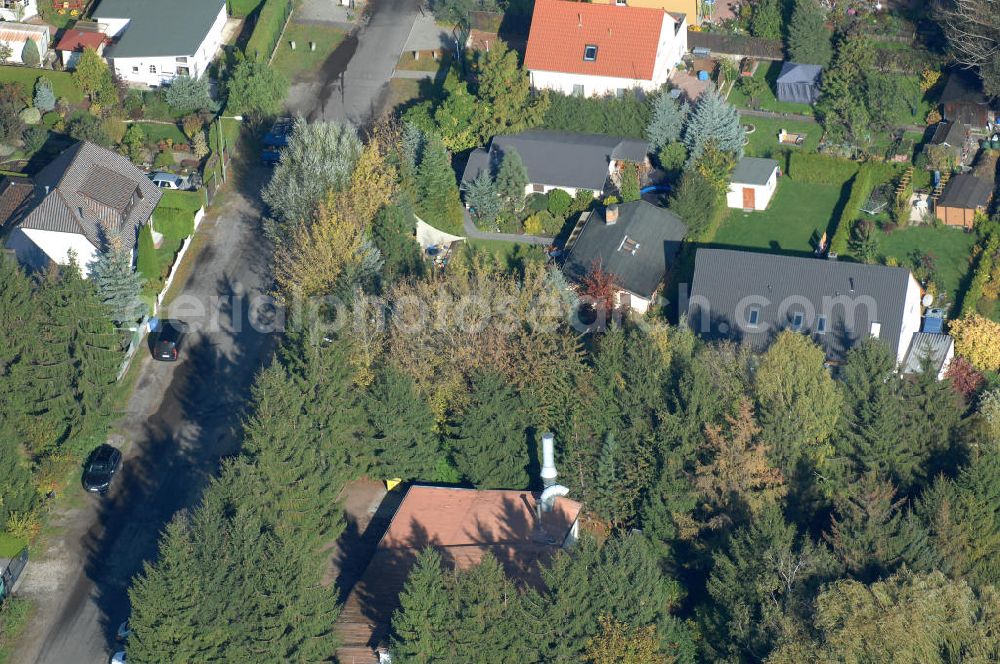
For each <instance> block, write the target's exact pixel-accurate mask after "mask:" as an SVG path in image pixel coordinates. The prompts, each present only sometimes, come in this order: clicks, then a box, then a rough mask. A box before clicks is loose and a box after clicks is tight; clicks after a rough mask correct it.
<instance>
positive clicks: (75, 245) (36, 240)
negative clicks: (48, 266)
mask: <svg viewBox="0 0 1000 664" xmlns="http://www.w3.org/2000/svg"><path fill="white" fill-rule="evenodd" d="M17 234H20V235H21V236H23V237H24V238H26V239H28V240H30V241H31V244H34V245H35V247H37V248H38V249H41V250H42V252H44V253H45V255H46V256H48V257H49V258H50V259H51V260H52V261H53V262H54V263H58V264H59V265H67V264H68V263H69V256H70V252H72V253H73V255H74V256H75V257H76V263H77V265H79V266H80V271H81V272H82V273H83V276H84V277H86V276H87V275H88V274H89V270H88V269H87V265H89V264H90V263H91V262H93V260H94V259H95V258H96V257H97V248H96V247H95V246H94V245H92V244H91V243H90V240H88V239H87V238H86V237H84V236H83V235H80V234H79V233H60V232H57V231H44V230H39V229H37V228H18V229H15V230H14V232H12V233H11V239H10V241H9V242H8V246H9V247H10V248H11V249H13V250H14V253H15V254H17V255H18V259H19V260H21V261H22V262H25V263H29V264H30V263H31V261H30V260H27V259H26V256H25V253H26V252H27V251H28V249H29V248H28V247H25V246H23V244H22V243H20V242H19V240H18V239H17V238H16V237H15V236H16V235H17Z"/></svg>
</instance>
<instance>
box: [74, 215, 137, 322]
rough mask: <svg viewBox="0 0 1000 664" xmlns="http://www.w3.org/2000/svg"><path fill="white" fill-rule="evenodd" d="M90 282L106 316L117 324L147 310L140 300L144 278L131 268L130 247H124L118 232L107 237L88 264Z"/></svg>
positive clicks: (134, 317)
mask: <svg viewBox="0 0 1000 664" xmlns="http://www.w3.org/2000/svg"><path fill="white" fill-rule="evenodd" d="M89 268H90V281H91V282H92V283H93V284H94V286H96V287H97V292H98V293H99V294H100V297H101V300H102V301H103V302H104V305H105V306H106V307H107V309H108V316H110V318H111V320H112V321H113V322H114V323H115V324H117V325H118V326H120V327H121V326H127V325H130V324H134V323H135V322H136V321H138V320H139V319H140V318H141V317H142V316H143V315H145V313H146V312H147V311H148V309H149V307H148V306H147V305H146V303H145V302H143V301H142V297H141V294H142V286H143V284H144V283H145V281H146V280H145V279H144V278H143V276H142V275H141V274H139V273H138V272H137V271H135V270H133V269H132V248H131V247H127V246H125V242H124V240H123V238H122V236H121V234H119V233H113V234H112V235H111V236H110V237H109V238H107V245H106V246H105V247H104V248H103V249H102V250H101V252H100V253H98V254H97V257H96V258H95V259H94V261H93V262H92V263H91V264H90V266H89Z"/></svg>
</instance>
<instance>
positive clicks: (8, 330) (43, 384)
mask: <svg viewBox="0 0 1000 664" xmlns="http://www.w3.org/2000/svg"><path fill="white" fill-rule="evenodd" d="M119 343H120V337H119V334H118V332H116V330H115V328H114V325H113V324H112V322H111V315H110V311H109V310H108V308H107V307H106V306H105V304H104V302H103V301H102V299H101V296H100V294H99V293H98V291H97V289H96V288H95V286H94V284H92V283H90V282H88V281H86V280H84V279H83V278H82V277H81V276H80V271H79V268H78V267H77V265H76V264H75V263H71V264H70V265H67V266H65V267H63V268H58V269H54V270H53V271H51V272H49V273H47V274H44V275H40V276H37V277H32V276H29V275H27V274H25V272H24V271H23V270H22V269H21V268H20V267H19V266H18V265H17V264H16V263H15V262H14V261H13V260H11V259H7V258H3V257H0V459H2V463H0V495H2V497H3V499H2V500H0V530H2V529H4V528H5V526H7V524H8V519H10V517H11V515H13V514H17V515H18V516H19V517H20V518H21V519H24V518H25V517H26V516H28V515H30V514H31V511H32V509H33V508H34V507H35V505H36V504H37V498H38V494H39V492H42V493H44V491H47V490H48V489H49V488H51V487H46V486H42V483H43V482H44V480H45V478H46V477H48V476H49V475H50V472H49V469H51V468H52V467H53V466H54V465H58V464H59V463H60V462H61V460H64V459H66V458H73V457H74V456H78V455H79V454H81V453H82V452H83V451H84V450H86V449H87V448H88V446H91V445H92V444H93V442H94V441H95V440H96V439H99V438H101V437H102V436H103V431H104V428H105V426H106V425H107V423H108V421H109V419H110V417H111V416H112V414H113V412H112V388H113V386H114V383H115V376H116V374H117V371H118V367H119V364H120V362H121V358H122V356H121V353H120V345H119ZM50 479H51V478H50Z"/></svg>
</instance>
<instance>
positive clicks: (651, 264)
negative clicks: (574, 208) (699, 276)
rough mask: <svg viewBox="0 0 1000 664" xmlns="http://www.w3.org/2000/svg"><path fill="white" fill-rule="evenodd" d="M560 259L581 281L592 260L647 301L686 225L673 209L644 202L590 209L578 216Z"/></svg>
mask: <svg viewBox="0 0 1000 664" xmlns="http://www.w3.org/2000/svg"><path fill="white" fill-rule="evenodd" d="M580 224H582V229H581V230H580V231H579V233H578V234H577V235H576V239H575V240H573V241H572V243H571V244H570V246H569V248H568V251H569V254H568V256H567V257H566V261H565V263H564V264H563V272H564V273H565V274H566V276H567V277H568V278H569V279H572V280H573V281H580V280H581V279H583V278H584V277H585V276H586V275H587V274H588V273H589V272H590V271H591V270H592V269H593V267H594V266H595V265H600V267H601V269H603V270H604V271H606V272H610V273H612V274H614V275H615V276H617V277H618V282H619V284H620V285H621V287H622V288H623V289H624V290H627V291H628V292H629V293H632V294H634V295H637V296H639V297H641V298H643V299H646V300H650V299H652V297H653V294H654V293H655V292H656V289H657V288H658V287H659V285H660V282H662V281H663V277H664V276H665V275H666V273H667V270H668V268H669V267H670V266H671V264H672V262H673V260H674V258H675V257H676V255H677V252H678V251H679V250H680V246H681V242H682V241H683V240H684V236H685V235H686V234H687V226H686V225H685V224H684V222H683V221H681V219H680V218H679V217H678V216H677V215H675V214H674V213H672V212H670V211H669V210H666V209H664V208H660V207H657V206H655V205H653V204H652V203H648V202H646V201H634V202H631V203H624V204H622V205H618V206H610V207H609V208H606V209H605V208H602V209H599V210H595V211H593V212H592V213H590V215H589V216H588V217H587V218H586V219H581V220H580Z"/></svg>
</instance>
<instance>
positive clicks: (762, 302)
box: [687, 249, 921, 363]
mask: <svg viewBox="0 0 1000 664" xmlns="http://www.w3.org/2000/svg"><path fill="white" fill-rule="evenodd" d="M920 297H921V293H920V285H919V284H918V283H917V280H916V279H914V278H913V275H912V274H910V272H909V270H907V269H905V268H901V267H886V266H883V265H866V264H863V263H849V262H847V261H837V260H827V259H820V258H800V257H795V256H778V255H774V254H764V253H756V252H751V251H733V250H728V249H699V250H698V252H697V254H696V255H695V267H694V281H693V283H692V286H691V295H690V299H689V302H688V304H687V316H688V324H689V325H690V326H691V327H692V329H694V331H695V332H697V333H698V334H699V335H701V336H702V337H704V338H707V339H733V340H736V341H739V342H742V343H746V344H748V345H750V346H751V347H752V348H753V349H754V350H757V351H763V350H764V349H766V348H767V346H768V345H770V343H771V341H772V340H773V339H774V336H775V335H776V334H777V333H778V332H780V331H782V330H793V331H797V332H801V333H802V334H807V335H809V336H810V337H811V338H812V339H813V340H814V341H815V342H816V343H817V344H819V345H820V346H821V347H822V348H823V349H824V350H825V351H826V356H827V359H828V360H830V361H831V362H838V361H842V360H843V359H844V358H845V356H846V354H847V351H848V350H849V349H850V348H851V347H852V346H853V345H854V344H855V343H857V342H858V341H859V340H861V339H865V338H867V337H878V338H879V339H881V340H882V341H884V342H885V344H886V345H887V346H888V347H889V349H890V351H891V352H892V354H893V356H894V357H895V358H896V361H897V362H899V363H903V362H904V361H905V360H906V359H907V354H908V352H909V351H910V347H911V342H912V341H913V337H914V335H915V334H917V333H918V332H919V331H920V314H921V304H920Z"/></svg>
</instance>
